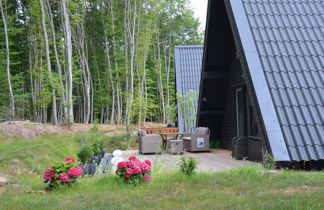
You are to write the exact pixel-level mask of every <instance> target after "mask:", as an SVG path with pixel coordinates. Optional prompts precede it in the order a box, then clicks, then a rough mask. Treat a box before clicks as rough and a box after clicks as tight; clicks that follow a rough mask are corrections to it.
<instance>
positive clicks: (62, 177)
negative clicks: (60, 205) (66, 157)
mask: <svg viewBox="0 0 324 210" xmlns="http://www.w3.org/2000/svg"><path fill="white" fill-rule="evenodd" d="M60 181H61V182H62V183H68V182H70V178H69V176H68V174H67V173H61V174H60Z"/></svg>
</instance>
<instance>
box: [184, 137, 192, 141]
mask: <svg viewBox="0 0 324 210" xmlns="http://www.w3.org/2000/svg"><path fill="white" fill-rule="evenodd" d="M182 140H185V141H190V140H191V137H183V138H182Z"/></svg>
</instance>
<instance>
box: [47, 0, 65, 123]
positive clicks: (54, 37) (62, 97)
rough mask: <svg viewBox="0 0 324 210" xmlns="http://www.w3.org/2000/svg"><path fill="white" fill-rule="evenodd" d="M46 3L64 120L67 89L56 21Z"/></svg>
mask: <svg viewBox="0 0 324 210" xmlns="http://www.w3.org/2000/svg"><path fill="white" fill-rule="evenodd" d="M45 1H46V2H45V3H46V6H45V8H47V15H48V20H49V24H50V26H51V32H52V45H53V50H54V56H55V62H56V70H57V73H58V78H59V83H60V86H61V87H60V90H61V93H60V94H61V103H62V107H63V116H64V119H63V121H64V120H66V119H68V113H67V106H66V103H65V97H66V96H65V91H64V90H65V88H64V86H65V85H64V83H63V78H62V68H61V64H60V59H59V56H58V52H57V47H56V33H55V29H54V21H53V15H52V12H51V7H50V4H49V1H48V0H45Z"/></svg>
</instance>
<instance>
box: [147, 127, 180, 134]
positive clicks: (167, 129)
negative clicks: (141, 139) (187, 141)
mask: <svg viewBox="0 0 324 210" xmlns="http://www.w3.org/2000/svg"><path fill="white" fill-rule="evenodd" d="M141 130H144V131H145V132H146V133H147V134H160V133H178V132H179V128H177V127H163V128H146V127H142V128H141Z"/></svg>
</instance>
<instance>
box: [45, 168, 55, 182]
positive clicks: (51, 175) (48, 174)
mask: <svg viewBox="0 0 324 210" xmlns="http://www.w3.org/2000/svg"><path fill="white" fill-rule="evenodd" d="M54 178H55V171H53V170H51V169H49V167H48V166H47V167H46V169H45V172H44V175H43V179H44V182H45V183H46V182H49V181H51V180H52V179H54Z"/></svg>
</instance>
